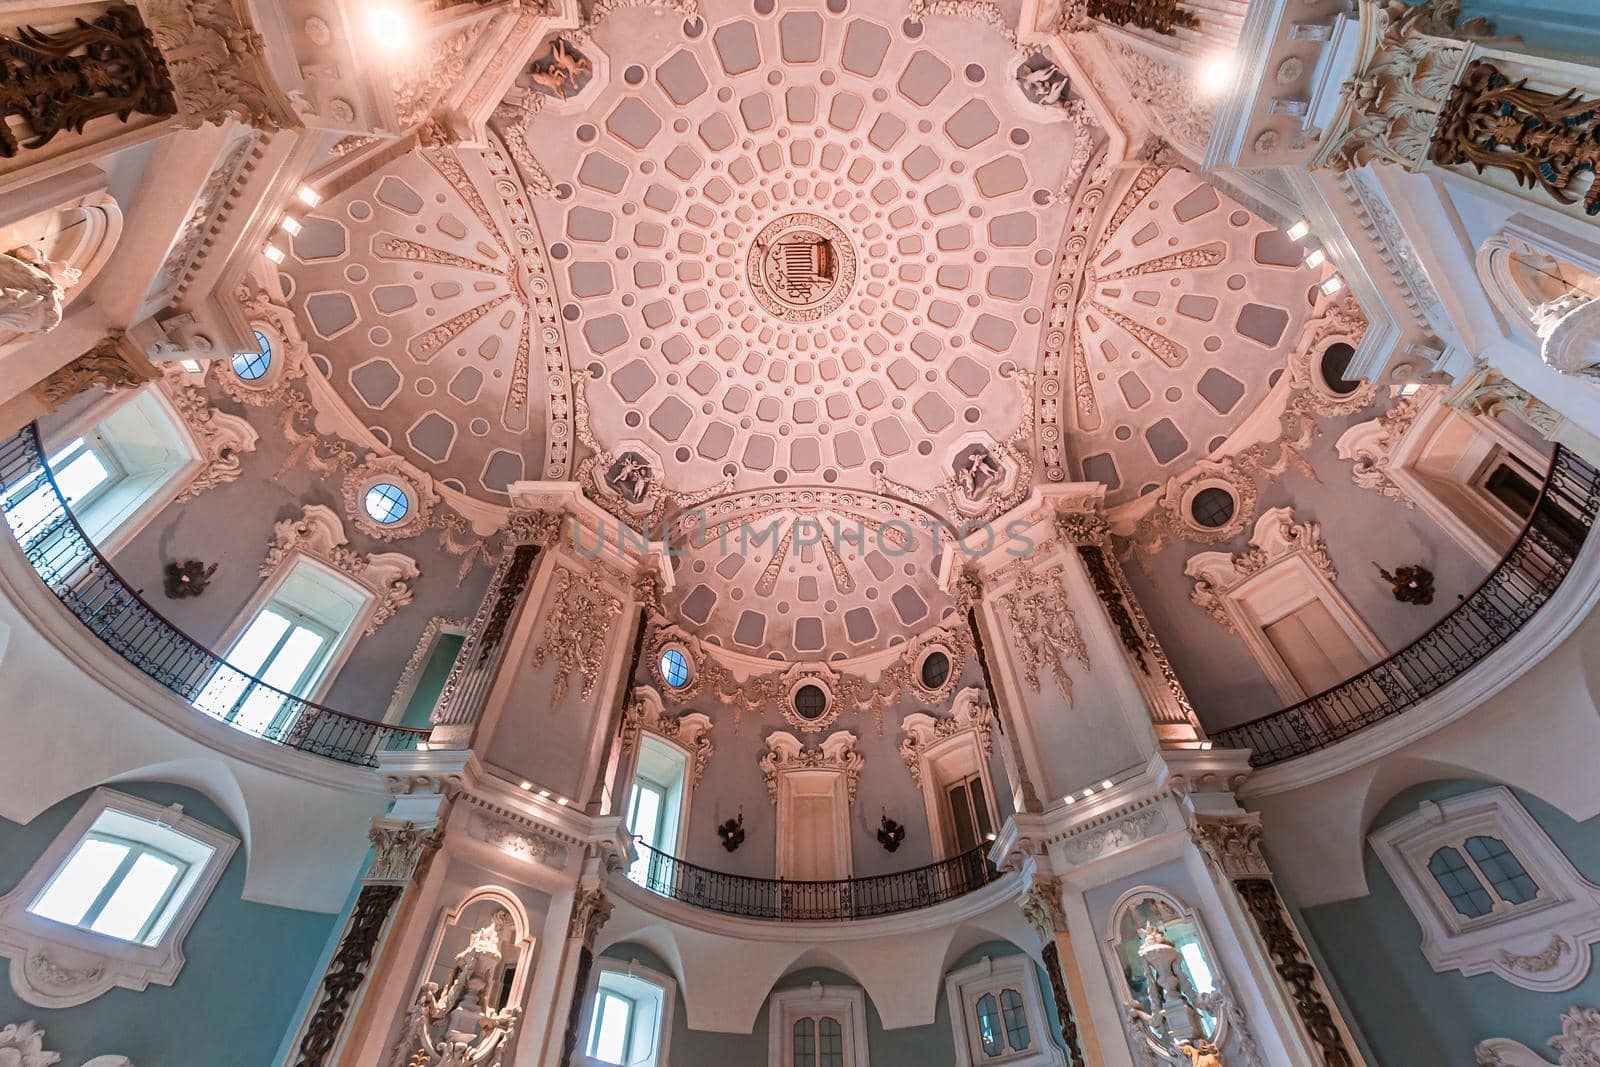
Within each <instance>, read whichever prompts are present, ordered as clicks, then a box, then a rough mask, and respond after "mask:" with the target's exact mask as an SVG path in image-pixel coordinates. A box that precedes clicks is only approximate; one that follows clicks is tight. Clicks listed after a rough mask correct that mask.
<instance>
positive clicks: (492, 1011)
mask: <svg viewBox="0 0 1600 1067" xmlns="http://www.w3.org/2000/svg"><path fill="white" fill-rule="evenodd" d="M515 939H516V929H515V923H514V922H513V920H512V918H511V913H510V912H507V911H505V910H503V909H502V910H500V911H496V912H495V913H494V915H493V916H492V917H491V918H490V920H489V922H488V923H487V924H485V925H484V926H482V927H479V928H478V929H476V930H474V931H473V932H472V934H471V935H470V936H469V937H468V939H467V947H466V948H464V949H462V950H461V951H460V952H458V953H456V956H455V963H454V967H453V968H452V970H451V972H450V980H449V982H448V983H447V984H446V985H445V988H444V991H443V992H442V993H441V992H440V990H439V983H437V982H424V983H423V985H422V988H421V989H419V990H418V991H417V999H416V1001H415V1002H414V1003H413V1004H412V1006H411V1011H410V1012H409V1013H408V1014H407V1015H406V1021H405V1029H404V1032H403V1033H402V1034H401V1039H400V1045H399V1048H400V1050H402V1051H403V1052H404V1053H405V1055H406V1056H407V1058H406V1059H403V1060H392V1061H391V1063H396V1064H404V1067H502V1058H503V1057H504V1055H505V1050H506V1046H507V1044H508V1043H509V1041H510V1039H511V1035H512V1034H513V1033H514V1032H515V1030H516V1027H517V1021H518V1016H519V1015H520V1014H521V1009H520V1008H518V1007H516V1006H515V1005H512V1006H510V1007H506V1008H498V1007H495V1005H497V1004H498V1003H499V1002H500V997H501V993H502V990H503V987H504V985H505V981H506V966H505V957H506V954H507V952H508V951H509V949H510V947H511V945H512V943H513V942H514V941H515Z"/></svg>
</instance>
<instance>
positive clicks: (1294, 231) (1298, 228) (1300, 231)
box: [1283, 219, 1311, 241]
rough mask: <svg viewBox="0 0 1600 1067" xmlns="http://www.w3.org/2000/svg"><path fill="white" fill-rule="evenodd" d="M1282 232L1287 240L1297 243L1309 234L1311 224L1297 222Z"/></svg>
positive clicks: (1301, 221)
mask: <svg viewBox="0 0 1600 1067" xmlns="http://www.w3.org/2000/svg"><path fill="white" fill-rule="evenodd" d="M1283 232H1284V233H1285V234H1287V235H1288V237H1289V240H1291V241H1298V240H1301V239H1302V238H1304V237H1305V236H1306V235H1307V234H1308V233H1310V232H1311V223H1309V222H1307V221H1306V220H1305V219H1301V220H1300V221H1299V222H1297V223H1295V224H1294V225H1293V226H1290V227H1289V228H1288V229H1287V230H1284V231H1283Z"/></svg>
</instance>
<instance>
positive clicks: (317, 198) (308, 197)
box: [295, 185, 322, 207]
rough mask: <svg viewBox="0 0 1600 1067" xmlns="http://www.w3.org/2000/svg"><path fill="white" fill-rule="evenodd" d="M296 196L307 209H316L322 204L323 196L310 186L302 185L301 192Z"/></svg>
mask: <svg viewBox="0 0 1600 1067" xmlns="http://www.w3.org/2000/svg"><path fill="white" fill-rule="evenodd" d="M295 195H296V196H298V197H299V198H300V202H301V203H302V204H304V205H305V206H306V207H316V206H317V205H318V204H320V203H322V194H321V193H319V192H317V191H316V190H315V189H313V188H311V186H309V185H302V186H301V187H300V191H299V192H298V193H296V194H295Z"/></svg>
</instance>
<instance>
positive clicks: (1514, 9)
mask: <svg viewBox="0 0 1600 1067" xmlns="http://www.w3.org/2000/svg"><path fill="white" fill-rule="evenodd" d="M1461 11H1462V14H1463V16H1464V17H1466V18H1476V17H1478V16H1480V15H1481V16H1483V17H1484V18H1487V19H1488V20H1489V21H1490V22H1492V23H1493V24H1494V32H1495V33H1497V34H1501V35H1505V36H1509V35H1515V36H1518V37H1521V38H1522V39H1523V40H1524V41H1526V42H1527V43H1528V44H1529V45H1531V46H1533V47H1534V48H1537V49H1540V50H1542V51H1547V52H1557V53H1565V54H1567V55H1573V54H1576V55H1584V56H1600V8H1597V7H1596V5H1595V0H1463V3H1462V5H1461Z"/></svg>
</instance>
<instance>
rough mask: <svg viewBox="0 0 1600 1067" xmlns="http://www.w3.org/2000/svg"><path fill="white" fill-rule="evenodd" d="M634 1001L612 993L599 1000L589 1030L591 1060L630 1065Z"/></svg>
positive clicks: (604, 990) (600, 997)
mask: <svg viewBox="0 0 1600 1067" xmlns="http://www.w3.org/2000/svg"><path fill="white" fill-rule="evenodd" d="M633 1009H634V1004H633V1001H631V1000H629V999H628V998H627V997H625V996H623V995H622V994H621V993H617V992H615V991H613V990H610V989H602V990H600V995H599V996H598V998H597V999H596V1000H595V1009H594V1022H593V1023H592V1024H591V1025H590V1027H589V1056H590V1058H591V1059H596V1060H599V1061H600V1062H602V1063H616V1064H622V1063H627V1062H629V1060H628V1046H629V1045H630V1044H631V1043H632V1034H633Z"/></svg>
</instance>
